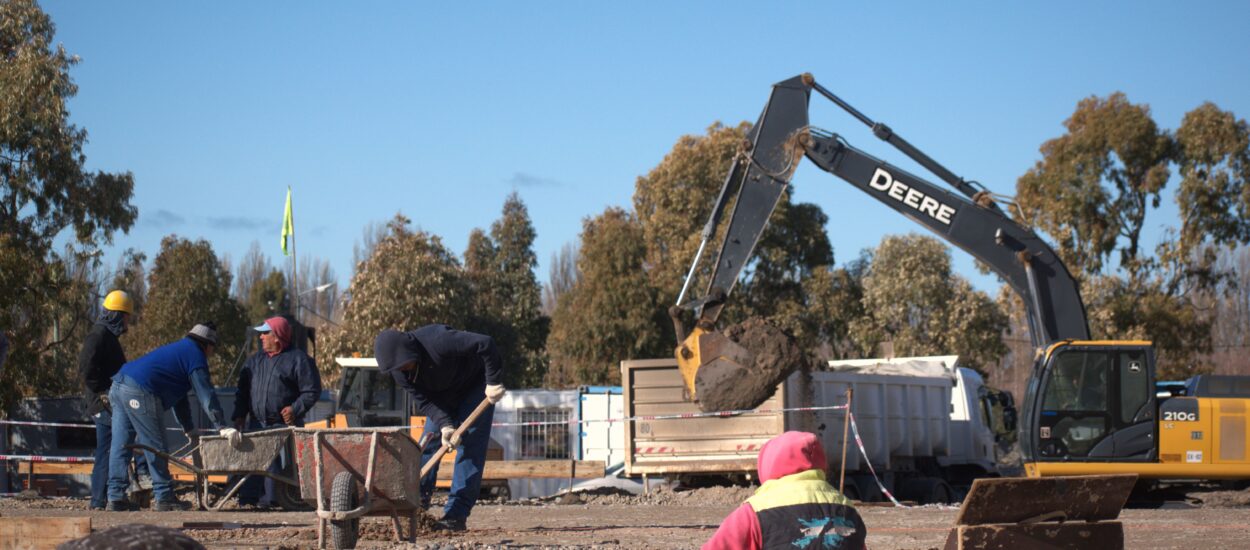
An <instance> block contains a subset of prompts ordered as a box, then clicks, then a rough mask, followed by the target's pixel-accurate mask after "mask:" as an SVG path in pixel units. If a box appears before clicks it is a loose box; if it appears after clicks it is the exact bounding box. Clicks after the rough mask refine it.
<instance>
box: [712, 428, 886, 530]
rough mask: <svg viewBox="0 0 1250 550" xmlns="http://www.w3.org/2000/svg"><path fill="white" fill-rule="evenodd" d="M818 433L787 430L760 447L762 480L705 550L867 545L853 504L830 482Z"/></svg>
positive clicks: (759, 460) (862, 526) (724, 522)
mask: <svg viewBox="0 0 1250 550" xmlns="http://www.w3.org/2000/svg"><path fill="white" fill-rule="evenodd" d="M826 464H827V462H826V461H825V450H824V448H823V447H822V446H821V444H820V440H819V439H817V438H816V436H815V435H813V434H810V433H807V432H786V433H783V434H781V435H779V436H777V437H775V438H773V439H772V440H770V441H769V442H768V443H765V444H764V448H763V449H761V450H760V454H759V458H758V466H757V468H758V470H759V476H760V481H761V482H762V485H760V488H759V489H758V490H756V492H755V495H754V496H752V497H751V498H749V499H747V501H746V502H744V503H742V505H741V506H739V507H738V508H737V509H736V510H734V511H733V512H732V513H731V514H729V516H728V517H726V518H725V521H723V522H722V523H721V526H720V528H719V529H717V530H716V533H715V534H714V535H712V538H711V539H709V540H708V541H707V543H705V544H704V545H703V548H704V550H719V549H734V550H738V549H742V550H761V549H765V548H774V547H776V548H789V549H792V550H793V549H801V548H837V549H847V550H861V549H863V548H865V546H864V538H865V537H866V536H867V530H866V528H865V527H864V523H863V520H862V519H860V517H859V514H858V513H857V512H856V511H855V509H854V508H852V507H851V503H850V501H849V500H847V499H846V497H844V496H842V494H841V493H839V492H838V491H837V490H836V489H834V488H833V486H831V485H829V483H828V482H826V481H825V472H824V468H825V466H826Z"/></svg>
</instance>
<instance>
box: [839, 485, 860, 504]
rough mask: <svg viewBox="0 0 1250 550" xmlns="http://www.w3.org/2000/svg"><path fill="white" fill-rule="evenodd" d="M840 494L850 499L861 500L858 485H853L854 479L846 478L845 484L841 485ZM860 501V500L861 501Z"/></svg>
mask: <svg viewBox="0 0 1250 550" xmlns="http://www.w3.org/2000/svg"><path fill="white" fill-rule="evenodd" d="M842 496H844V497H846V498H849V499H851V500H857V501H858V500H861V499H860V498H859V487H856V486H855V481H854V480H851V479H848V480H846V485H844V486H843V487H842ZM861 502H862V501H861Z"/></svg>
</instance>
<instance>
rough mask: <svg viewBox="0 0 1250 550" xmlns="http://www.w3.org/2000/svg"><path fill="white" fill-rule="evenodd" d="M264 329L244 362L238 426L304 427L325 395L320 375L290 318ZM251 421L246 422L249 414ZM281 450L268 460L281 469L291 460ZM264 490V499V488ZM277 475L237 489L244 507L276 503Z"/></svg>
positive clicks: (237, 399) (273, 470) (253, 480)
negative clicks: (294, 340)
mask: <svg viewBox="0 0 1250 550" xmlns="http://www.w3.org/2000/svg"><path fill="white" fill-rule="evenodd" d="M254 330H255V331H256V332H258V333H260V347H261V350H260V351H258V352H256V353H255V354H253V355H252V356H251V357H249V358H248V359H247V362H245V363H243V369H242V370H241V371H240V372H239V386H238V387H239V392H238V393H237V394H235V399H234V415H232V416H233V417H234V427H235V428H236V429H238V430H240V431H242V430H244V429H245V428H247V429H248V430H249V431H253V430H268V429H272V428H282V427H285V426H303V425H304V414H305V413H307V412H308V411H309V410H310V409H312V408H313V405H316V404H317V398H318V397H320V396H321V374H320V373H318V372H317V365H316V364H315V363H313V360H312V358H311V357H309V356H308V354H307V353H304V350H302V349H299V348H297V347H295V346H292V345H291V323H290V322H288V321H287V320H286V318H284V317H270V318H268V319H265V322H264V323H263V324H261V325H260V326H258V327H256V328H255V329H254ZM249 416H250V417H251V420H252V421H251V424H250V425H249V424H248V417H249ZM285 455H286V451H285V449H284V450H283V452H282V453H280V454H279V456H277V457H274V461H273V463H272V464H270V465H269V471H270V472H271V473H275V474H280V473H282V470H283V468H284V467H285V465H286V464H288V463H289V462H290V460H289V457H287V456H285ZM262 487H263V489H264V495H263V498H262V495H261V489H262ZM276 490H277V487H276V486H275V485H274V480H273V479H272V478H269V477H265V478H263V481H262V478H260V477H259V476H252V478H251V479H249V480H248V481H247V482H246V483H244V484H243V487H242V489H241V490H240V491H239V504H240V505H241V506H249V505H250V506H256V507H259V508H269V507H272V506H275V505H276V504H277V500H276V496H277V494H276V492H275V491H276Z"/></svg>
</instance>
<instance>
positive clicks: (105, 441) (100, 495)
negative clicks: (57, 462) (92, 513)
mask: <svg viewBox="0 0 1250 550" xmlns="http://www.w3.org/2000/svg"><path fill="white" fill-rule="evenodd" d="M91 420H93V421H95V462H94V463H92V465H91V505H92V506H94V507H96V508H103V507H104V505H106V504H108V489H109V453H110V452H111V451H112V445H113V414H112V413H110V412H109V411H108V410H107V409H101V410H100V412H98V413H96V414H95V416H93V417H91ZM135 470H136V471H138V472H140V473H142V474H147V471H148V465H147V462H145V461H144V460H143V455H139V456H138V457H136V458H135Z"/></svg>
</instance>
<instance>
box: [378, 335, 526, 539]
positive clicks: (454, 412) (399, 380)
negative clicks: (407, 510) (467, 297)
mask: <svg viewBox="0 0 1250 550" xmlns="http://www.w3.org/2000/svg"><path fill="white" fill-rule="evenodd" d="M373 349H374V356H375V358H376V359H377V361H378V369H379V370H380V371H381V372H383V373H387V372H389V373H391V375H392V376H393V377H394V379H395V383H396V384H397V385H398V386H399V387H401V388H403V389H404V390H406V391H407V392H408V393H409V394H410V395H412V400H413V402H414V403H415V404H416V406H417V408H418V410H420V412H421V413H422V414H424V415H425V418H426V420H425V430H424V432H425V433H423V434H422V437H421V440H422V441H424V440H426V437H425V436H426V435H427V434H433V433H435V432H437V433H439V434H440V435H441V440H442V445H443V446H444V447H451V448H455V449H456V452H457V454H456V466H455V473H454V474H453V475H452V478H451V491H450V495H449V497H448V499H447V505H446V507H444V509H443V518H442V519H441V520H439V522H438V523H437V524H436V527H437V528H438V529H440V530H447V531H463V530H464V529H465V520H467V519H468V517H469V512H470V511H472V509H473V505H474V504H476V503H477V497H478V493H479V491H480V490H481V486H482V468H483V466H484V465H485V463H486V447H487V444H488V443H489V441H490V424H491V418H492V417H493V415H494V406H493V404H494V403H498V402H499V400H500V399H502V398H503V396H504V391H505V390H504V387H503V361H502V359H501V357H500V354H499V350H498V349H497V348H496V347H495V341H494V340H493V339H492V338H491V337H490V336H487V335H485V334H477V333H473V332H466V331H461V330H456V329H453V328H451V327H449V326H446V325H426V326H424V327H421V328H419V329H416V330H413V331H409V332H399V331H397V330H384V331H382V333H381V334H379V335H378V337H377V338H376V339H375V340H374V343H373ZM484 400H489V401H490V403H491V406H489V407H487V408H486V409H485V410H483V411H482V413H481V414H479V415H478V416H477V418H476V419H475V420H474V421H473V422H471V423H470V424H471V426H470V427H468V428H467V429H464V430H462V431H463V436H461V437H459V438H457V437H456V427H457V426H458V425H460V424H461V423H463V422H465V421H466V419H468V418H469V417H470V416H471V415H472V414H473V412H474V410H475V409H476V408H477V407H478V405H479V404H481V403H482V402H483V401H484ZM437 450H438V449H437V446H435V445H429V446H427V447H426V449H425V454H424V456H423V457H422V460H423V461H425V462H429V461H430V460H431V459H433V458H434V455H435V453H436V451H437ZM440 456H441V454H440ZM437 479H438V464H437V463H434V464H433V465H432V467H431V469H430V471H429V474H428V475H427V476H426V477H425V478H424V479H422V480H421V501H422V504H423V506H425V507H428V506H429V502H430V497H431V496H432V495H433V494H434V485H435V481H436V480H437Z"/></svg>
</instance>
